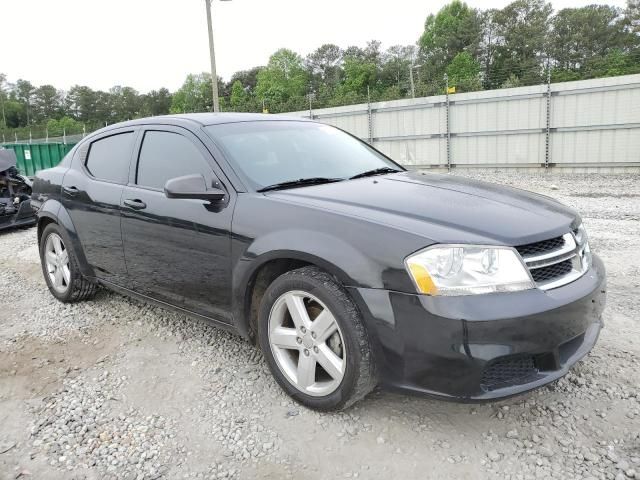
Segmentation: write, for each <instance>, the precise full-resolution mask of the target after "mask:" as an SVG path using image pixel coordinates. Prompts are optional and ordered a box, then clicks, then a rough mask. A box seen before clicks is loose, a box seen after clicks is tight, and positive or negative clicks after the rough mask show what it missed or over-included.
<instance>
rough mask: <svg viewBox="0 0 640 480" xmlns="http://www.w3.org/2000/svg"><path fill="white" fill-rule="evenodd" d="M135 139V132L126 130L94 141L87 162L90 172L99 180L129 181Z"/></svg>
mask: <svg viewBox="0 0 640 480" xmlns="http://www.w3.org/2000/svg"><path fill="white" fill-rule="evenodd" d="M133 141H134V136H133V132H126V133H118V134H116V135H111V136H110V137H105V138H101V139H99V140H96V141H95V142H93V143H92V144H91V146H90V147H89V153H88V156H87V160H86V162H85V166H86V167H87V170H88V171H89V173H90V174H91V175H92V176H94V177H95V178H97V179H98V180H104V181H107V182H113V183H121V184H125V183H127V179H128V177H129V163H130V161H131V151H132V149H133Z"/></svg>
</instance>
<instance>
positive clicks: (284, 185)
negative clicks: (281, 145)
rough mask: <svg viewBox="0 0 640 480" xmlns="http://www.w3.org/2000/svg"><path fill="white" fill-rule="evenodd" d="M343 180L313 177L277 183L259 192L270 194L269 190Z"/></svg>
mask: <svg viewBox="0 0 640 480" xmlns="http://www.w3.org/2000/svg"><path fill="white" fill-rule="evenodd" d="M341 180H343V179H342V178H326V177H312V178H300V179H298V180H289V181H288V182H282V183H275V184H273V185H268V186H266V187H262V188H261V189H259V190H258V192H268V191H269V190H284V189H286V188H294V187H304V186H307V185H321V184H323V183H333V182H340V181H341Z"/></svg>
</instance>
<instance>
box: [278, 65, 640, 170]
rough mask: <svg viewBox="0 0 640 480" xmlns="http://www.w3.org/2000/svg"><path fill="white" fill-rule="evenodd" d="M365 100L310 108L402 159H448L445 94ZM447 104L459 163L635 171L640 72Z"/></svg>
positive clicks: (412, 163) (413, 162)
mask: <svg viewBox="0 0 640 480" xmlns="http://www.w3.org/2000/svg"><path fill="white" fill-rule="evenodd" d="M548 103H550V111H549V127H550V130H549V151H548V153H547V148H546V147H547V104H548ZM370 107H371V113H370V114H369V106H368V105H367V104H361V105H350V106H345V107H335V108H325V109H319V110H313V118H314V119H316V120H318V121H321V122H324V123H328V124H331V125H335V126H337V127H340V128H343V129H345V130H347V131H349V132H351V133H353V134H354V135H357V136H358V137H360V138H362V139H364V140H367V141H368V140H369V139H370V135H371V138H372V143H373V145H374V146H375V147H376V148H378V149H380V150H381V151H383V152H385V153H386V154H388V155H389V156H391V157H392V158H394V159H395V160H396V161H398V162H400V163H402V164H404V165H406V166H409V167H419V168H429V167H431V168H443V167H446V166H447V164H448V162H447V122H446V113H447V111H446V96H445V95H439V96H435V97H426V98H416V99H404V100H394V101H390V102H378V103H372V104H371V106H370ZM449 109H450V110H449V125H450V135H451V140H450V142H451V143H450V163H451V165H454V166H457V167H482V166H484V167H521V168H522V167H525V168H526V167H530V168H538V167H539V166H541V165H542V166H544V164H545V159H548V163H549V164H550V165H551V166H555V167H556V168H557V167H571V168H573V169H576V170H581V169H586V170H591V169H593V168H598V169H606V170H611V169H624V170H640V75H626V76H620V77H610V78H601V79H595V80H583V81H578V82H566V83H558V84H552V85H551V96H550V97H549V96H548V92H547V85H539V86H531V87H520V88H508V89H500V90H489V91H482V92H472V93H460V94H452V95H449ZM287 115H292V116H301V117H307V118H308V117H309V111H308V110H307V111H302V112H294V113H289V114H287ZM369 118H371V124H370V123H369ZM370 127H371V133H370V131H369V128H370Z"/></svg>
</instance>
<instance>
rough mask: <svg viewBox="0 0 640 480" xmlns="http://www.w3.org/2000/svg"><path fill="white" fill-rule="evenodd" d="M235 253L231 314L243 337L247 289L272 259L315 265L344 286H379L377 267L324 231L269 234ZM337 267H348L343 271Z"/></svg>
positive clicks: (276, 232)
mask: <svg viewBox="0 0 640 480" xmlns="http://www.w3.org/2000/svg"><path fill="white" fill-rule="evenodd" d="M274 248H277V249H274ZM238 253H239V255H235V254H234V257H235V258H237V260H236V261H235V262H234V267H233V271H232V284H233V287H232V291H233V299H232V312H233V319H234V323H235V325H236V328H237V329H238V331H239V333H240V334H241V335H243V336H248V320H249V319H248V312H247V306H248V302H247V297H248V295H247V294H248V289H249V287H250V286H251V284H252V282H253V280H254V279H255V276H256V274H257V272H258V271H259V270H260V268H261V267H262V266H264V265H265V264H266V263H268V262H270V261H272V260H300V261H303V262H305V263H309V264H313V265H316V266H318V267H320V268H322V269H323V270H325V271H326V272H328V273H330V274H331V275H333V276H334V277H336V278H337V279H338V280H339V281H340V283H342V284H343V285H344V286H345V287H359V286H367V287H369V288H382V286H383V281H382V273H383V268H382V266H381V265H380V264H378V263H377V262H375V260H374V259H372V258H370V257H367V256H365V255H364V254H363V253H362V252H361V251H359V250H358V249H357V248H356V247H355V246H353V245H351V244H350V243H347V242H346V241H344V239H341V238H338V237H335V236H333V235H330V234H328V233H325V232H318V231H313V230H301V229H288V230H280V231H275V232H270V233H269V234H267V235H264V236H262V237H260V238H258V239H256V240H254V241H253V242H252V243H251V244H250V245H249V246H248V247H247V248H246V250H245V251H244V252H238ZM345 258H348V259H349V261H346V260H345ZM338 265H349V266H350V267H352V268H351V269H349V270H344V269H343V268H341V267H338Z"/></svg>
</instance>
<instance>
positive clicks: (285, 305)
mask: <svg viewBox="0 0 640 480" xmlns="http://www.w3.org/2000/svg"><path fill="white" fill-rule="evenodd" d="M292 312H293V313H292ZM258 341H259V344H260V348H261V349H262V351H263V352H264V355H265V358H266V360H267V364H268V365H269V368H270V370H271V373H272V374H273V376H274V377H275V379H276V381H277V382H278V384H279V385H280V386H281V387H282V389H283V390H284V391H285V392H286V393H287V394H288V395H289V396H291V397H292V398H293V399H294V400H296V401H297V402H299V403H301V404H303V405H305V406H307V407H309V408H312V409H314V410H321V411H328V410H341V409H345V408H348V407H349V406H351V405H353V404H354V403H355V402H357V401H358V400H360V399H362V398H363V397H364V396H365V395H367V394H368V393H369V392H370V391H371V390H373V388H374V387H375V385H376V376H375V368H374V363H373V358H372V355H371V346H370V343H369V338H368V336H367V332H366V330H365V327H364V322H363V320H362V316H361V314H360V312H359V311H358V309H357V308H356V305H355V304H354V303H353V301H352V300H351V298H350V297H349V296H348V294H347V292H346V291H345V289H344V288H343V287H342V285H340V284H339V283H338V282H337V281H336V280H335V279H334V278H333V277H332V276H330V275H329V274H327V273H326V272H323V271H322V270H320V269H318V268H317V267H303V268H300V269H297V270H293V271H291V272H287V273H285V274H283V275H281V276H280V277H278V278H277V279H276V280H274V282H273V283H272V284H271V285H270V286H269V287H268V288H267V290H266V292H265V294H264V296H263V298H262V302H261V305H260V311H259V314H258Z"/></svg>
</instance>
